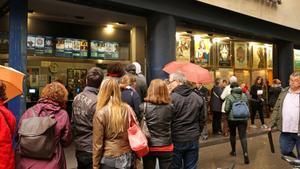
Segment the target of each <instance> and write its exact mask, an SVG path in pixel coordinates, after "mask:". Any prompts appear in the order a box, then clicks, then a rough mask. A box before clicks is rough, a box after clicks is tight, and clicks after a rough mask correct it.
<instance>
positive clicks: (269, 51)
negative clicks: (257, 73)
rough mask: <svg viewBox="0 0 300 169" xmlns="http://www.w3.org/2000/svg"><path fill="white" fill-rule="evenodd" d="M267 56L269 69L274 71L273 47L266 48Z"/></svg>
mask: <svg viewBox="0 0 300 169" xmlns="http://www.w3.org/2000/svg"><path fill="white" fill-rule="evenodd" d="M266 55H267V68H268V69H272V68H273V46H272V45H270V46H267V47H266Z"/></svg>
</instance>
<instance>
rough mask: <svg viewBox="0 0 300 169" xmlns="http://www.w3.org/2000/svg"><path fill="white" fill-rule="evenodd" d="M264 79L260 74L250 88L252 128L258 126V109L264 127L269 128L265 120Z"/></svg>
mask: <svg viewBox="0 0 300 169" xmlns="http://www.w3.org/2000/svg"><path fill="white" fill-rule="evenodd" d="M263 84H264V83H263V79H262V77H260V76H258V77H257V78H256V79H255V83H254V85H252V86H251V89H250V95H251V99H250V100H251V111H252V112H251V126H250V127H251V128H256V125H255V124H254V119H255V116H256V112H257V111H258V114H259V118H260V121H261V124H262V126H261V127H262V128H267V126H266V125H265V122H264V114H263V102H264V99H263V95H264V91H263Z"/></svg>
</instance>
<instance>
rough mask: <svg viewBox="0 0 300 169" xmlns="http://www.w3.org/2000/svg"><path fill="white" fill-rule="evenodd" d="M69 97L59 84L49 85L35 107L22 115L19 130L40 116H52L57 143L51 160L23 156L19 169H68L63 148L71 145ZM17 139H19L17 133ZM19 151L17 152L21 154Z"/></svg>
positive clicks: (19, 162)
mask: <svg viewBox="0 0 300 169" xmlns="http://www.w3.org/2000/svg"><path fill="white" fill-rule="evenodd" d="M67 97H68V91H67V89H66V88H65V87H64V85H62V84H61V83H58V82H52V83H50V84H47V85H46V86H45V87H44V89H43V90H42V94H41V98H40V99H39V101H38V103H37V104H36V105H34V106H33V107H31V108H29V109H28V110H26V112H25V113H24V114H23V115H22V117H21V119H20V121H19V125H18V130H19V129H20V127H21V124H22V122H23V121H24V120H26V119H29V118H32V117H35V116H38V117H45V116H50V117H52V118H54V119H55V120H56V124H55V126H54V130H55V132H54V133H55V143H54V145H56V147H55V150H54V154H53V156H52V158H51V159H49V160H45V159H35V158H30V157H25V156H22V155H21V157H20V159H18V161H17V163H16V164H17V165H18V166H17V168H18V169H66V168H67V166H66V159H65V155H64V149H63V147H66V146H68V145H69V144H70V143H71V134H72V132H71V124H70V120H69V116H68V113H67V112H66V110H65V107H66V106H65V105H66V101H67ZM16 138H19V135H18V133H17V136H16ZM20 150H21V149H18V150H17V152H20Z"/></svg>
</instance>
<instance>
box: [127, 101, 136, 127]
mask: <svg viewBox="0 0 300 169" xmlns="http://www.w3.org/2000/svg"><path fill="white" fill-rule="evenodd" d="M126 107H127V111H128V112H129V114H128V123H129V126H131V123H132V122H134V123H136V124H138V123H137V120H136V118H135V114H134V112H133V110H132V109H131V107H130V106H129V105H126Z"/></svg>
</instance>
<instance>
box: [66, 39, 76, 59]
mask: <svg viewBox="0 0 300 169" xmlns="http://www.w3.org/2000/svg"><path fill="white" fill-rule="evenodd" d="M73 50H74V43H73V40H72V39H65V49H64V56H73Z"/></svg>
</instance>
